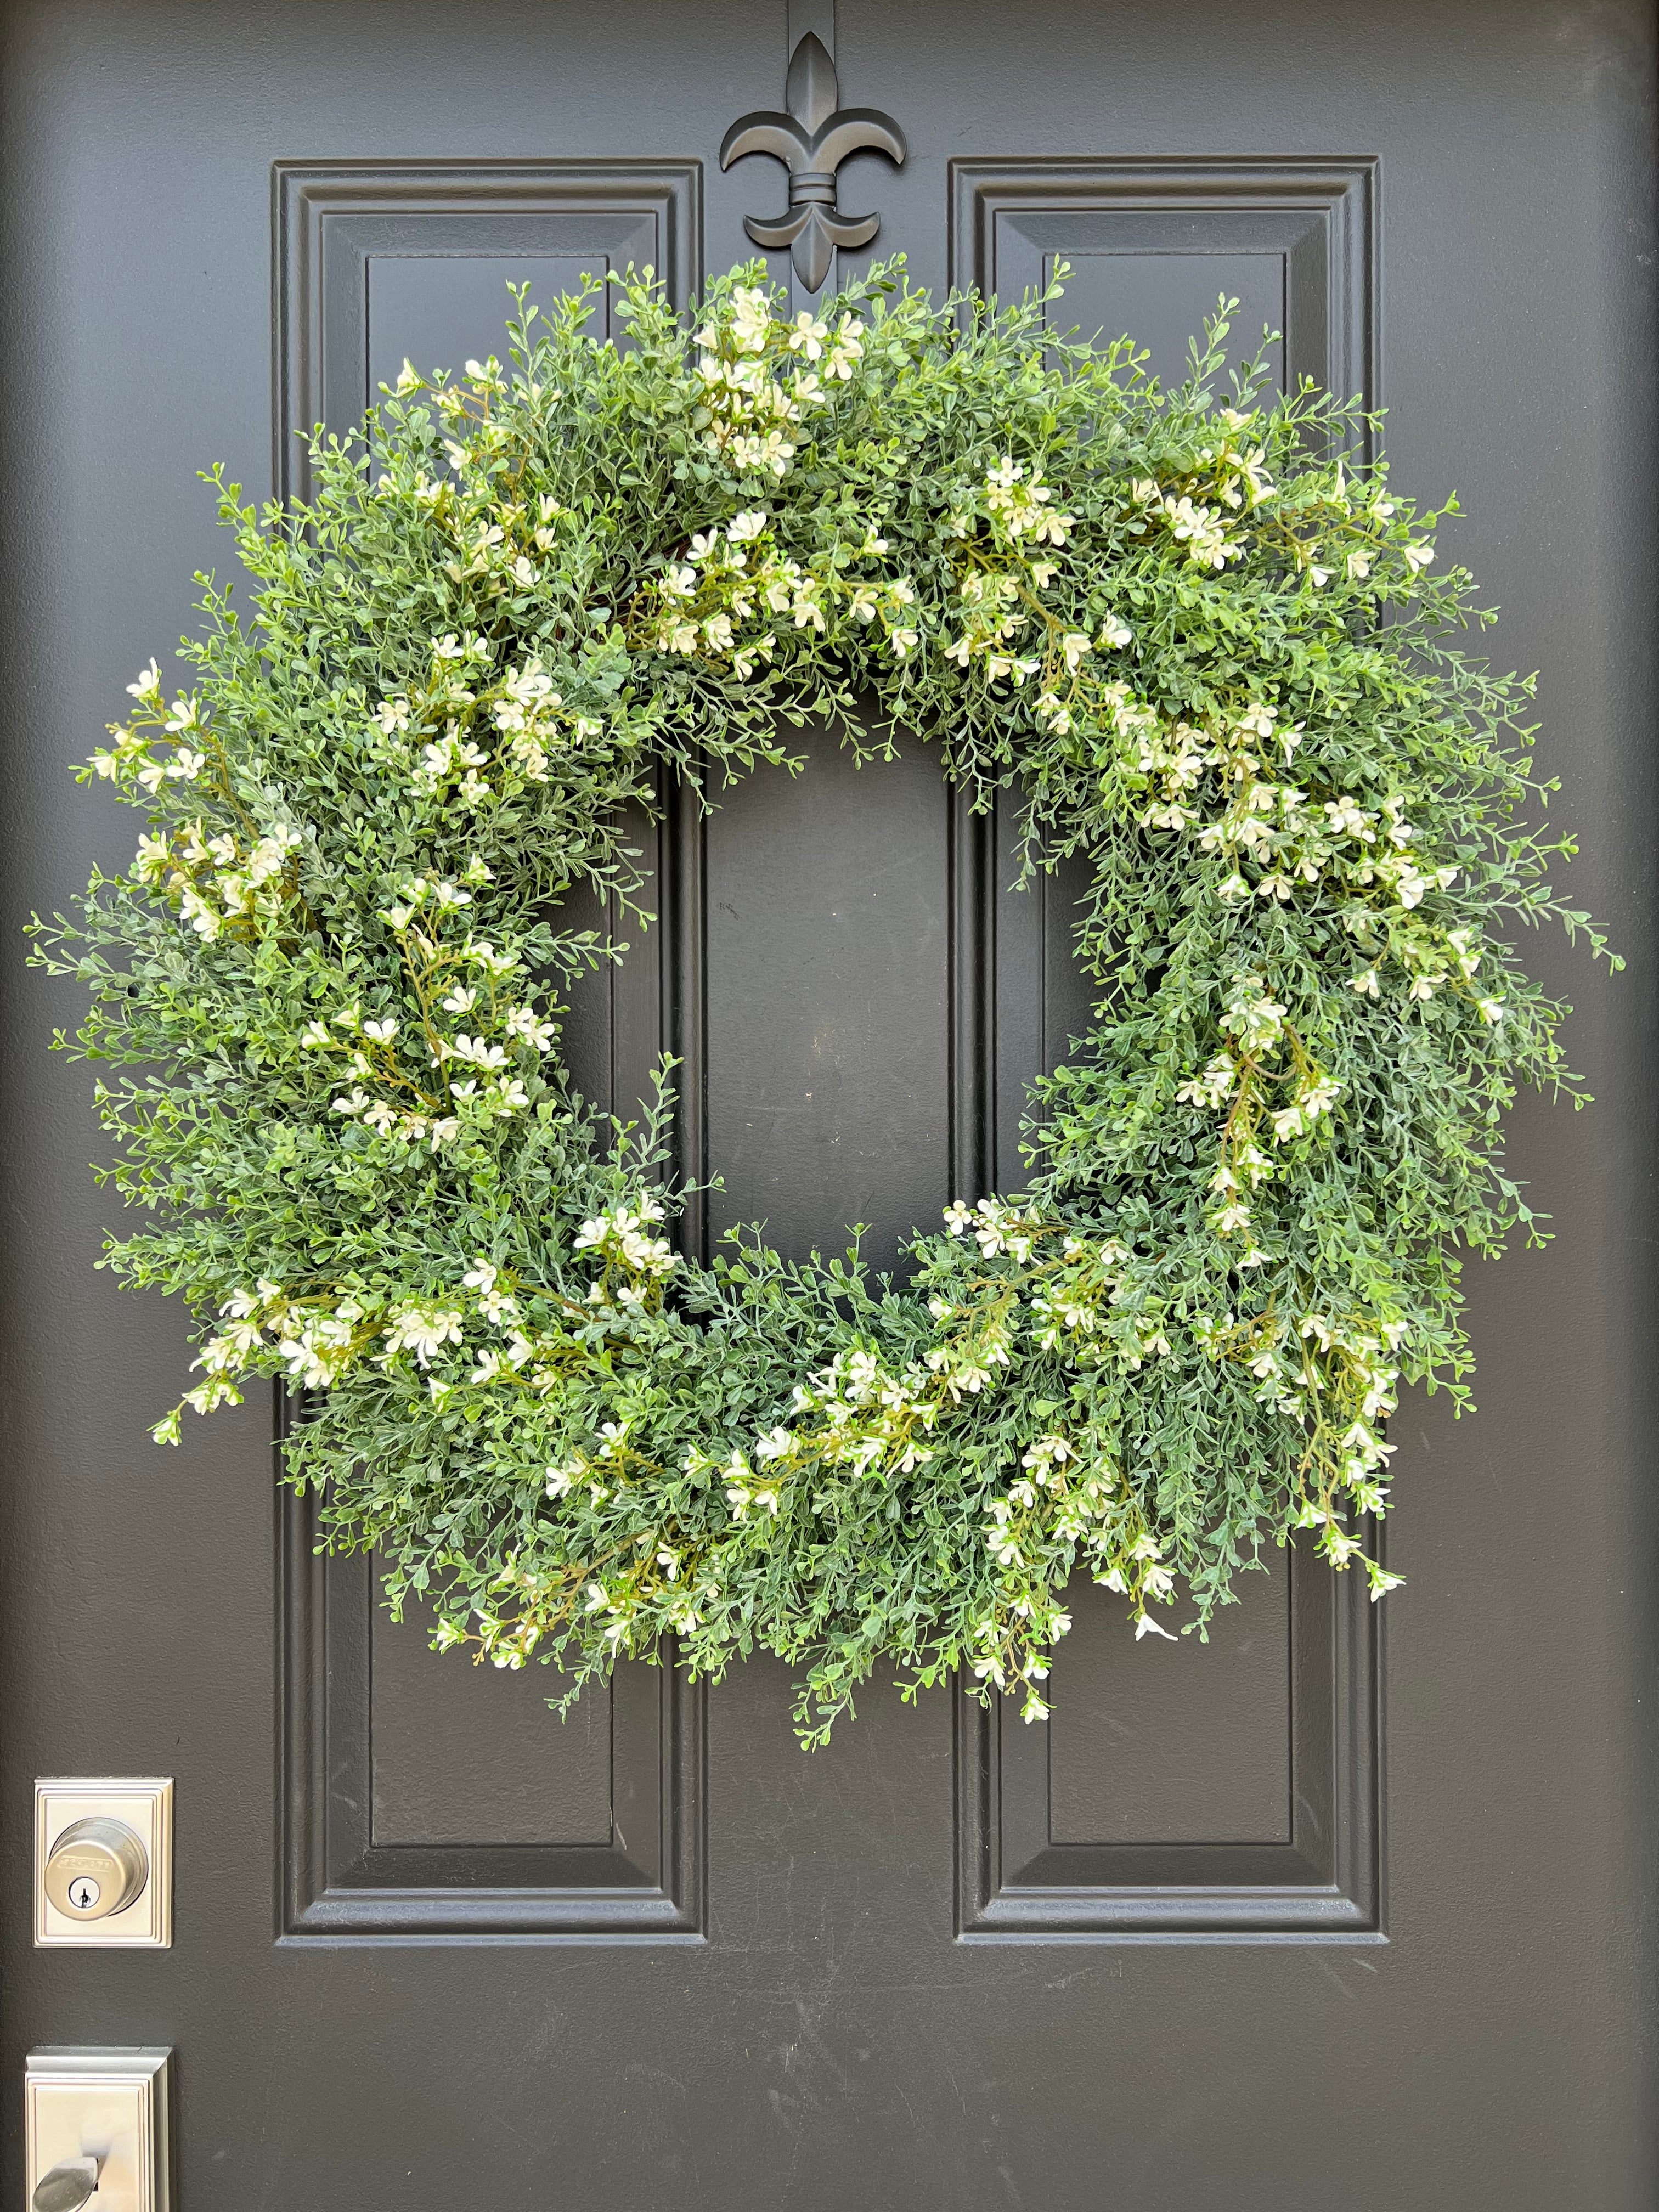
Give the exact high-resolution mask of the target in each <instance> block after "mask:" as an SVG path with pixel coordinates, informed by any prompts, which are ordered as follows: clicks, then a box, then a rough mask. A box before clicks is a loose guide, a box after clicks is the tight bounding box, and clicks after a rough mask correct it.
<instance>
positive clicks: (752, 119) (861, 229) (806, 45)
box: [720, 31, 905, 292]
mask: <svg viewBox="0 0 1659 2212" xmlns="http://www.w3.org/2000/svg"><path fill="white" fill-rule="evenodd" d="M783 96H784V98H785V100H787V102H788V104H789V112H788V113H787V115H779V114H778V113H776V112H775V111H770V110H768V111H763V112H759V113H757V114H754V115H743V116H739V117H738V120H737V121H736V122H735V123H734V124H733V125H732V128H731V129H730V130H729V131H727V132H726V137H725V140H724V142H723V143H722V144H721V147H720V167H721V168H722V169H729V168H730V167H731V166H732V162H733V161H739V160H741V159H742V157H743V155H745V154H773V155H776V156H777V158H778V160H779V161H781V162H783V163H784V164H785V165H786V166H787V168H788V171H789V211H788V213H787V215H784V216H780V217H779V218H778V220H777V222H761V221H760V219H759V218H758V217H757V216H752V215H751V216H744V226H743V227H744V229H745V230H746V231H747V232H748V233H749V235H750V238H752V239H753V240H754V241H755V243H756V245H757V246H768V247H775V246H788V247H789V248H790V258H791V259H792V260H793V263H794V264H795V275H796V276H797V277H798V278H799V281H800V283H802V284H804V285H805V288H806V289H807V290H808V291H809V292H817V291H820V290H821V289H823V280H824V278H825V277H826V276H828V275H829V264H830V263H831V262H832V261H833V259H834V258H835V252H836V247H837V246H867V245H868V244H869V243H870V240H872V238H873V237H874V236H875V234H876V233H877V231H878V229H879V228H881V217H880V216H879V215H860V216H844V215H842V212H841V210H840V209H839V208H838V207H837V206H836V170H837V169H838V168H840V167H841V165H842V162H843V161H845V160H846V159H847V157H848V155H849V154H863V153H869V152H873V153H878V154H887V155H891V157H892V159H893V160H894V161H895V162H897V163H901V164H902V161H903V160H904V154H905V146H904V133H903V132H902V131H901V130H900V129H899V127H898V125H897V124H896V123H895V122H894V120H893V118H892V117H891V116H890V115H883V114H881V113H880V112H878V110H877V109H876V108H873V107H840V106H837V105H836V102H837V101H838V100H840V98H841V86H840V84H839V83H838V82H837V81H836V64H834V62H832V61H831V60H830V58H829V51H828V49H827V48H826V47H825V46H824V44H823V40H821V39H820V38H819V37H818V36H817V33H816V32H813V31H809V32H808V33H806V35H805V38H804V39H802V40H801V41H800V43H799V46H797V47H796V48H795V51H794V54H793V57H792V58H791V60H790V64H789V76H788V81H787V83H786V84H785V86H784V93H783Z"/></svg>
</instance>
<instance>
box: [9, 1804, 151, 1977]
mask: <svg viewBox="0 0 1659 2212" xmlns="http://www.w3.org/2000/svg"><path fill="white" fill-rule="evenodd" d="M77 1820H119V1821H120V1822H121V1823H122V1824H123V1826H125V1827H129V1828H131V1830H132V1832H133V1833H134V1834H135V1835H136V1836H137V1838H138V1840H139V1842H140V1843H142V1844H143V1847H144V1851H145V1856H146V1857H148V1859H149V1875H148V1876H147V1878H146V1880H145V1882H144V1886H143V1889H141V1890H140V1891H139V1893H138V1894H137V1897H135V1898H134V1899H133V1900H132V1902H131V1905H125V1906H124V1907H123V1908H122V1910H121V1911H118V1912H107V1913H106V1914H105V1916H104V1917H103V1918H102V1919H101V1920H86V1921H76V1920H71V1919H70V1918H69V1917H68V1916H67V1915H66V1914H64V1913H62V1912H60V1911H58V1907H57V1906H56V1905H54V1904H53V1903H52V1899H50V1898H49V1897H48V1896H47V1895H46V1861H47V1859H48V1858H49V1857H51V1855H52V1845H53V1844H55V1843H56V1842H57V1840H58V1838H59V1836H61V1835H62V1834H63V1832H64V1829H65V1828H68V1827H71V1826H73V1825H74V1824H75V1822H76V1821H77ZM34 1940H35V1942H36V1943H37V1944H43V1945H44V1944H52V1943H70V1944H74V1945H76V1946H77V1947H78V1948H81V1949H83V1950H87V1949H104V1948H113V1949H118V1950H129V1949H131V1948H134V1947H135V1946H148V1947H149V1948H153V1949H162V1950H165V1949H166V1948H167V1946H168V1945H169V1944H171V1942H173V1784H172V1782H171V1781H154V1780H149V1779H143V1780H137V1781H135V1780H132V1779H130V1778H117V1779H113V1780H110V1779H104V1778H94V1779H93V1780H86V1779H83V1778H78V1777H77V1778H76V1779H74V1780H61V1781H48V1782H37V1783H36V1784H35V1785H34Z"/></svg>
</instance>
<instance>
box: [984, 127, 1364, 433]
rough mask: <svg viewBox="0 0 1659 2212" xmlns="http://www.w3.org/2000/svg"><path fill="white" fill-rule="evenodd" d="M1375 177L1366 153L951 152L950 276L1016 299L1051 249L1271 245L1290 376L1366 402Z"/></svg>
mask: <svg viewBox="0 0 1659 2212" xmlns="http://www.w3.org/2000/svg"><path fill="white" fill-rule="evenodd" d="M1381 182H1382V163H1381V161H1379V160H1378V159H1377V158H1376V156H1374V155H1340V156H1339V155H1331V156H1327V155H1318V156H1313V157H1299V156H1294V157H1293V156H1280V155H1243V156H1241V155H1218V156H1214V157H1204V156H1187V155H1172V156H1170V157H1169V158H1167V159H1148V158H1146V156H1144V155H1131V156H1126V157H1125V158H1123V159H1121V160H1114V159H1112V158H1110V157H1102V156H1095V155H1091V156H1088V157H1086V158H1081V159H1076V160H1051V159H1048V158H1037V159H1031V160H1022V161H972V160H963V161H952V162H951V181H950V206H951V214H950V262H949V265H950V271H951V283H958V284H969V283H972V284H976V285H977V286H978V287H979V289H981V291H982V292H984V293H987V294H992V293H997V294H1000V295H1001V296H1002V297H1003V298H1005V299H1009V300H1013V299H1018V297H1019V295H1021V294H1022V293H1024V292H1025V291H1028V290H1031V289H1036V287H1037V286H1038V285H1040V284H1041V283H1042V282H1043V280H1044V277H1045V276H1046V275H1047V273H1048V266H1049V264H1051V263H1052V261H1053V259H1054V257H1055V256H1056V255H1059V254H1067V255H1069V256H1071V257H1073V258H1075V257H1076V256H1077V255H1078V254H1079V253H1086V254H1094V255H1099V254H1109V253H1121V254H1135V255H1145V254H1149V253H1150V254H1169V255H1176V254H1182V253H1194V252H1199V253H1214V252H1249V253H1263V254H1279V255H1281V256H1282V257H1283V258H1284V262H1285V339H1286V359H1285V368H1286V370H1287V373H1288V377H1289V379H1290V380H1297V379H1299V378H1301V377H1302V376H1303V375H1304V374H1305V375H1309V376H1311V377H1312V378H1313V379H1314V380H1315V381H1316V383H1318V384H1320V385H1322V386H1325V387H1326V388H1327V389H1328V390H1330V391H1332V392H1337V393H1339V394H1340V395H1342V396H1343V397H1345V398H1346V397H1348V396H1350V395H1352V394H1354V393H1362V394H1364V398H1365V399H1366V402H1367V404H1368V405H1370V406H1371V407H1376V406H1377V405H1379V404H1381V403H1380V396H1379V392H1378V383H1377V373H1378V369H1379V367H1380V364H1381V362H1382V343H1381V315H1382V267H1383V255H1382V228H1381V225H1382V207H1381ZM1111 335H1114V336H1115V335H1116V333H1115V332H1114V333H1111Z"/></svg>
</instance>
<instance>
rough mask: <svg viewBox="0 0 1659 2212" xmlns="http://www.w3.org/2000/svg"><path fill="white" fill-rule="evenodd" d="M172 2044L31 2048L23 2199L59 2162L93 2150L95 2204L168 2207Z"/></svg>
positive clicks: (145, 2211)
mask: <svg viewBox="0 0 1659 2212" xmlns="http://www.w3.org/2000/svg"><path fill="white" fill-rule="evenodd" d="M171 2057H172V2053H171V2052H170V2051H155V2050H147V2051H130V2050H117V2051H96V2050H91V2051H89V2050H86V2049H83V2048H70V2049H61V2050H50V2049H48V2050H44V2051H30V2053H29V2055H28V2058H27V2063H26V2065H25V2069H24V2100H25V2103H24V2114H23V2139H24V2152H25V2158H26V2160H27V2163H26V2166H25V2169H24V2177H23V2188H24V2202H25V2203H27V2202H28V2201H29V2200H30V2199H31V2198H32V2197H33V2194H34V2191H35V2189H36V2188H37V2186H38V2185H39V2184H40V2182H41V2181H43V2180H44V2179H46V2175H47V2174H49V2173H50V2172H52V2168H53V2166H60V2165H62V2164H63V2163H64V2161H65V2160H74V2159H82V2158H95V2159H96V2160H98V2168H99V2171H98V2189H97V2194H96V2195H95V2196H94V2197H93V2199H92V2207H93V2212H98V2208H99V2207H100V2206H101V2205H104V2204H108V2205H109V2206H110V2207H111V2212H170V2207H171V2205H172V2203H173V2193H172V2145H171V2142H170V2141H169V2136H168V2126H169V2112H168V2103H169V2099H168V2080H167V2077H168V2075H169V2073H170V2071H171V2069H170V2067H169V2065H168V2060H169V2059H170V2058H171Z"/></svg>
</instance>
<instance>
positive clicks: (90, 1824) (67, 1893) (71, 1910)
mask: <svg viewBox="0 0 1659 2212" xmlns="http://www.w3.org/2000/svg"><path fill="white" fill-rule="evenodd" d="M147 1881H149V1852H148V1851H147V1850H145V1848H144V1843H143V1838H142V1837H141V1836H139V1835H138V1834H137V1833H136V1832H135V1831H134V1830H133V1829H131V1828H130V1827H129V1826H127V1824H126V1822H125V1820H108V1819H94V1820H71V1821H70V1825H69V1826H68V1827H67V1828H65V1829H64V1832H62V1834H61V1835H59V1836H58V1838H56V1840H55V1841H54V1843H53V1844H52V1850H51V1851H50V1852H49V1853H48V1855H47V1857H46V1895H47V1897H48V1898H49V1899H51V1901H52V1904H53V1905H56V1906H57V1908H58V1911H59V1912H61V1913H62V1914H63V1915H64V1918H65V1919H66V1920H102V1919H104V1918H105V1917H106V1916H107V1915H108V1914H109V1913H112V1912H123V1911H125V1910H126V1908H127V1906H128V1905H131V1903H132V1902H133V1900H134V1899H135V1898H137V1896H138V1895H139V1894H140V1893H142V1891H143V1887H144V1884H145V1883H146V1882H147Z"/></svg>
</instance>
